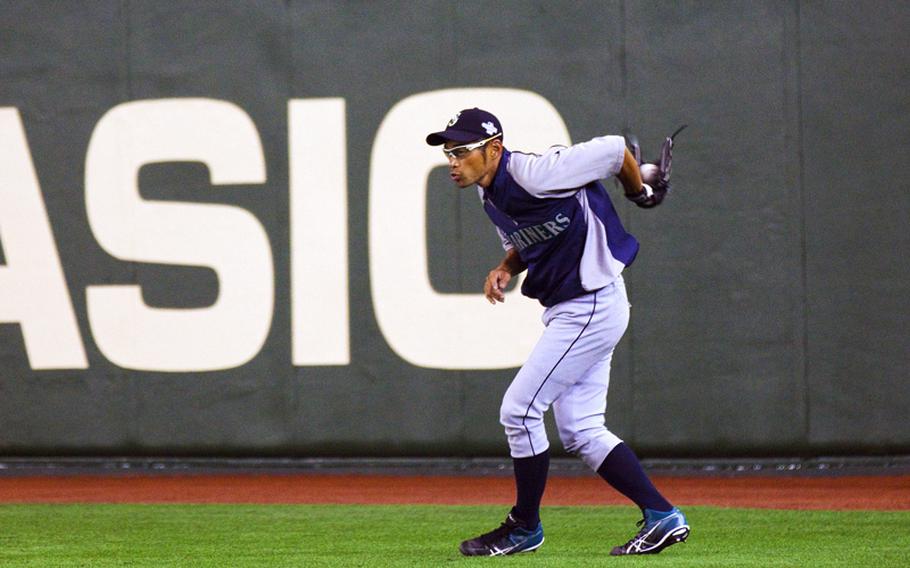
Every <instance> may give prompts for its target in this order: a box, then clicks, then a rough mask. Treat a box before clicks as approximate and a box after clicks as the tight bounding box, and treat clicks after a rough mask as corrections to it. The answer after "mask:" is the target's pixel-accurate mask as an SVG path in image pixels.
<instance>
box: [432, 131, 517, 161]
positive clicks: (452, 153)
mask: <svg viewBox="0 0 910 568" xmlns="http://www.w3.org/2000/svg"><path fill="white" fill-rule="evenodd" d="M500 136H502V132H500V133H499V134H496V135H495V136H490V137H489V138H487V139H485V140H480V141H478V142H471V143H470V144H462V145H461V146H454V147H452V148H443V149H442V153H443V154H445V155H446V158H448V159H450V160H451V159H453V158H454V159H456V160H460V159H462V158H464V157H465V156H467V155H468V154H470V153H471V152H473V151H474V150H476V149H478V148H480V147H481V146H483V145H484V144H486V143H487V142H489V141H490V140H495V139H496V138H499V137H500Z"/></svg>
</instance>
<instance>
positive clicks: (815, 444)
mask: <svg viewBox="0 0 910 568" xmlns="http://www.w3.org/2000/svg"><path fill="white" fill-rule="evenodd" d="M908 24H910V10H908V8H907V6H906V5H905V4H902V3H889V2H875V3H846V2H823V3H817V2H808V3H806V2H787V1H783V0H780V1H770V0H769V1H765V2H744V1H743V2H721V3H703V2H676V3H666V2H625V1H619V0H617V1H611V2H585V3H559V2H557V3H552V2H549V3H544V2H533V3H532V2H505V3H499V4H497V5H495V6H493V5H487V4H480V3H474V4H463V3H462V4H453V3H451V2H441V1H440V2H422V3H412V2H385V3H361V2H289V3H288V2H253V3H239V4H224V3H220V2H202V3H193V4H192V5H186V4H184V3H175V2H154V3H152V2H145V3H134V2H129V3H126V2H90V3H89V2H86V3H59V2H30V3H5V4H3V5H2V6H0V37H2V38H3V40H2V41H0V107H15V108H16V109H18V111H19V113H20V116H21V117H22V121H23V124H24V127H25V131H26V134H27V136H28V144H29V149H30V151H31V155H32V158H33V160H34V164H35V169H36V171H37V174H38V178H39V182H40V185H41V190H42V195H43V197H44V201H45V205H46V207H47V211H48V216H49V218H50V222H51V226H52V228H53V231H54V237H55V240H56V244H57V247H58V250H59V254H60V258H61V262H62V265H63V268H64V271H65V275H66V280H67V285H68V287H69V290H70V295H71V297H72V302H73V305H74V309H75V313H76V317H77V319H78V323H79V331H80V333H81V335H82V341H83V343H84V346H85V349H86V353H87V356H88V360H89V368H88V369H84V370H82V369H71V370H54V371H35V370H32V369H31V368H30V366H29V362H28V360H27V359H26V357H25V352H24V343H23V340H22V335H21V331H20V330H19V326H18V325H16V324H2V325H0V453H53V452H57V453H80V454H96V453H97V454H115V453H134V454H167V453H172V454H274V455H364V454H367V455H402V454H407V455H453V454H454V455H475V454H481V455H484V454H492V455H501V454H503V453H505V451H506V443H505V439H504V436H503V435H502V431H501V427H500V426H499V424H498V409H499V402H500V398H501V395H502V393H503V392H504V390H505V388H506V386H507V385H508V382H509V380H510V379H511V377H512V376H513V374H514V372H515V369H504V370H493V371H485V370H459V371H455V370H443V369H429V368H420V367H416V366H414V365H411V364H409V363H408V362H406V361H404V360H403V359H402V358H401V357H399V355H397V354H396V353H395V352H394V351H393V349H392V348H391V347H390V346H389V345H388V344H387V342H386V339H385V338H384V337H383V335H382V333H381V331H380V329H379V326H378V323H377V320H376V314H375V313H374V304H373V299H372V298H371V287H370V270H369V268H370V262H371V259H370V258H369V242H368V232H367V229H368V212H369V206H370V202H369V199H370V196H369V178H370V168H371V152H372V150H373V144H374V139H375V137H376V133H377V129H378V128H379V126H380V124H381V122H382V120H383V119H384V117H385V116H386V113H388V111H389V110H390V109H391V108H392V107H393V106H394V105H395V104H396V103H398V102H399V101H401V100H402V99H404V98H406V97H408V96H410V95H413V94H416V93H421V92H427V91H432V90H437V89H446V88H456V87H508V88H515V89H525V90H529V91H533V92H536V93H538V94H540V95H542V96H543V97H545V98H546V99H547V100H549V101H550V102H551V103H552V104H553V105H554V107H555V108H556V109H558V111H559V112H560V114H561V116H562V118H563V120H564V121H565V124H566V126H567V128H568V130H569V132H570V135H571V137H572V140H573V141H582V140H585V139H588V138H590V137H593V136H596V135H600V134H603V133H619V132H621V131H622V130H623V129H624V128H631V129H633V130H634V131H635V132H636V134H638V135H639V137H640V138H641V139H642V141H643V144H644V150H645V154H646V157H653V156H654V155H655V152H656V151H657V149H658V146H659V142H660V140H661V138H662V137H663V136H665V135H667V134H669V133H670V132H671V131H672V129H674V128H675V127H676V126H677V125H679V124H682V123H689V124H690V126H689V129H688V130H687V131H685V132H683V133H682V134H681V135H680V137H679V139H678V146H677V148H678V149H677V154H676V157H677V160H676V164H675V170H674V184H675V190H674V193H673V194H672V195H671V196H670V198H669V199H668V201H667V203H666V204H665V205H664V206H662V207H661V208H659V209H657V210H653V211H641V210H638V209H637V208H635V207H634V206H632V205H631V204H629V203H628V202H627V201H625V200H624V199H622V198H621V197H620V196H619V191H618V190H616V189H614V187H613V184H612V182H608V183H607V187H608V189H609V191H610V192H611V193H612V194H613V195H614V196H615V198H614V202H615V204H616V207H617V210H618V211H619V214H620V216H621V217H622V218H623V220H624V222H625V223H626V225H627V227H628V228H629V229H630V230H631V231H632V232H633V233H634V234H636V235H637V236H638V237H639V240H640V241H641V243H642V249H641V253H640V255H639V258H638V259H637V260H636V263H635V265H634V266H633V267H632V268H631V269H630V270H628V271H627V273H626V282H627V284H628V285H629V290H630V298H631V303H632V305H633V307H632V323H631V327H630V330H629V332H628V333H627V335H626V337H625V338H624V339H623V341H622V343H621V344H620V346H619V347H618V349H617V352H616V354H615V357H614V361H613V373H612V380H611V388H610V405H609V409H608V415H607V423H608V425H609V426H610V427H611V429H613V430H614V431H615V432H617V433H618V434H619V435H620V436H622V437H624V438H625V439H627V440H629V441H630V443H632V444H633V445H634V446H635V448H636V450H637V451H638V452H639V453H641V454H644V455H681V454H688V455H694V454H759V453H807V454H808V453H820V452H832V451H835V452H836V451H843V452H868V451H907V450H908V449H910V428H908V426H907V421H906V420H905V419H904V414H905V409H906V408H907V407H908V405H910V388H908V387H907V384H906V380H905V378H906V369H907V368H908V364H910V343H908V340H907V334H906V332H905V329H904V327H905V324H906V321H907V318H908V315H910V305H908V302H907V300H906V298H907V297H908V296H910V294H908V291H910V290H908V284H907V282H910V272H908V270H910V269H908V263H907V262H906V256H907V253H908V251H910V242H908V237H907V231H906V229H905V228H904V225H905V224H906V220H907V219H908V218H910V214H908V213H910V198H908V192H907V191H906V190H907V189H908V188H907V187H906V185H907V182H906V179H907V176H906V175H905V174H906V169H907V167H908V166H906V164H905V163H904V161H903V160H902V159H901V156H903V155H904V154H906V153H907V151H908V149H910V148H908V146H910V139H908V134H907V133H908V132H910V119H908V117H910V112H908V111H910V108H908V102H907V97H906V95H905V93H906V92H907V90H908V87H910V84H908V76H907V73H906V71H905V67H906V61H907V60H908V59H910V44H908V42H906V41H905V40H904V39H903V30H905V29H906V28H907V27H908ZM169 97H174V98H185V97H208V98H214V99H222V100H226V101H230V102H232V103H234V104H235V105H237V106H238V107H240V108H241V109H243V111H245V112H246V113H247V114H248V115H249V116H250V118H251V119H252V121H253V122H254V123H255V125H256V128H257V130H258V133H259V136H260V138H261V141H262V145H263V151H264V154H265V161H266V169H267V181H266V183H265V184H261V185H238V186H224V187H217V188H213V187H212V186H211V185H210V183H209V180H208V177H207V174H206V170H205V168H203V167H202V166H200V165H198V164H195V165H193V164H174V163H171V164H155V165H149V166H146V167H145V168H143V169H142V171H141V172H140V173H139V183H140V190H141V193H142V196H143V197H144V198H145V199H153V200H165V201H167V200H171V201H189V202H198V203H222V204H227V205H232V206H236V207H242V208H244V209H246V210H247V211H249V212H250V213H251V214H252V215H254V216H255V217H256V218H257V219H258V220H259V221H260V222H261V223H262V225H263V227H264V228H265V231H266V233H267V235H268V239H269V243H270V246H271V251H272V257H273V262H274V268H275V275H274V276H275V309H274V313H273V317H272V323H271V330H270V333H269V336H268V338H267V341H266V343H265V346H264V347H263V349H262V351H261V352H260V353H259V354H258V355H257V356H256V357H255V358H253V360H251V361H250V362H249V363H247V364H245V365H243V366H241V367H238V368H234V369H230V370H224V371H213V372H201V373H158V372H139V371H130V370H127V369H122V368H120V367H118V366H116V365H115V364H114V363H112V362H110V361H108V360H107V359H106V358H105V356H104V355H103V354H102V353H101V352H100V350H99V348H98V347H97V346H96V344H95V340H94V339H93V336H92V330H91V329H90V328H89V325H88V319H87V311H86V294H85V288H86V286H89V285H93V284H128V283H139V284H141V285H142V286H143V289H144V297H145V300H146V302H148V303H149V304H151V305H155V306H159V307H194V306H196V307H198V306H204V305H207V304H209V303H211V302H212V301H213V300H214V298H215V297H216V295H217V291H218V282H217V278H216V277H215V273H214V272H213V271H211V270H209V269H206V268H193V267H184V266H172V265H157V264H145V263H138V262H123V261H120V260H118V259H115V258H113V257H111V256H109V255H108V254H106V253H105V252H104V250H103V249H102V248H101V246H100V245H99V244H98V242H96V240H95V238H94V236H93V234H92V232H91V230H90V228H89V226H88V220H87V216H86V211H85V200H84V187H83V185H84V175H85V157H86V149H87V147H88V143H89V139H90V137H91V134H92V132H93V130H94V128H95V125H96V124H97V122H98V120H99V119H100V118H101V117H102V116H103V115H104V114H105V113H106V112H107V111H108V110H109V109H111V108H112V107H114V106H115V105H117V104H119V103H123V102H127V101H134V100H140V99H156V98H169ZM315 97H338V98H343V99H344V101H345V109H346V114H345V120H346V138H347V142H346V144H347V146H346V151H347V192H348V193H347V198H348V223H349V243H348V255H349V273H350V274H349V276H350V278H349V280H350V284H349V291H348V297H349V300H350V308H351V316H350V336H351V362H350V363H349V364H347V365H329V366H304V367H294V366H293V365H292V363H291V333H292V331H291V315H290V291H289V289H290V285H291V281H290V257H291V250H290V243H289V235H290V228H289V219H288V214H287V211H288V205H289V199H288V183H289V166H288V123H287V103H288V100H289V99H295V98H296V99H306V98H315ZM450 110H451V112H454V111H456V110H458V109H450ZM493 110H495V109H493ZM446 112H449V111H446ZM526 120H527V121H528V123H529V124H533V121H534V120H535V117H532V116H528V117H527V118H526ZM441 126H442V125H441V124H428V125H426V128H427V129H436V128H439V127H441ZM505 126H506V129H508V128H509V125H505ZM507 132H508V130H507ZM314 135H317V136H318V133H314ZM506 144H507V146H508V145H509V140H508V133H507V139H506ZM514 149H520V148H514ZM402 167H407V164H402ZM427 191H428V192H429V193H428V200H427V218H428V220H429V231H428V240H427V247H428V251H429V254H430V257H431V260H430V266H429V271H430V280H431V282H432V284H433V286H434V287H435V288H436V289H437V291H440V292H443V293H477V292H478V291H479V288H480V286H481V285H482V282H483V278H484V276H485V275H486V272H487V271H488V270H489V269H490V268H492V266H493V265H495V264H496V263H497V262H498V260H499V258H500V257H501V255H502V251H501V248H500V247H499V243H498V240H497V238H496V236H495V232H494V230H493V229H492V227H491V226H490V225H489V223H488V221H487V220H486V218H485V216H484V215H483V213H482V211H481V209H480V208H479V207H478V203H477V198H476V193H475V192H474V191H473V190H467V191H461V192H458V191H456V190H454V189H453V188H452V187H450V184H449V182H448V180H447V178H446V176H445V174H444V170H443V169H437V170H436V171H434V172H433V173H432V174H431V175H430V177H429V181H428V187H427ZM2 246H3V245H2V244H0V247H2ZM0 261H2V262H5V257H0ZM477 332H478V333H490V334H491V335H492V336H494V337H495V330H486V329H478V330H477ZM496 340H500V341H507V340H508V338H498V337H497V338H496ZM550 433H551V439H552V440H553V442H554V448H555V447H558V445H559V444H558V442H557V441H556V437H555V430H554V429H553V428H552V423H550Z"/></svg>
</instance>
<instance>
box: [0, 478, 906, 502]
mask: <svg viewBox="0 0 910 568" xmlns="http://www.w3.org/2000/svg"><path fill="white" fill-rule="evenodd" d="M654 482H655V484H656V485H657V487H658V488H659V489H660V490H661V491H662V492H663V493H664V494H666V495H667V497H668V498H669V499H670V500H671V501H673V502H674V503H678V504H680V505H714V506H721V507H754V508H769V509H830V510H846V509H875V510H910V476H868V477H865V476H863V477H860V476H834V477H733V478H722V477H716V478H715V477H675V476H674V477H655V478H654ZM513 496H514V485H513V481H512V479H511V478H509V477H464V476H436V475H434V476H411V475H409V476H392V475H340V474H329V475H326V474H293V475H287V474H281V475H258V474H255V475H254V474H244V475H222V474H215V475H203V474H192V475H148V476H145V475H118V476H99V475H72V476H33V477H0V503H276V504H277V503H326V504H378V503H383V504H440V505H455V504H459V505H475V504H502V505H510V504H511V501H512V499H513ZM543 504H544V505H545V506H548V505H549V506H558V505H620V504H628V501H627V500H626V499H625V498H624V497H622V496H621V495H619V494H618V493H616V492H615V491H614V490H613V489H611V488H610V487H609V486H607V485H606V484H605V483H604V482H603V481H601V480H600V479H599V478H596V477H591V478H582V477H552V478H551V479H550V480H549V481H548V484H547V492H546V494H545V495H544V502H543Z"/></svg>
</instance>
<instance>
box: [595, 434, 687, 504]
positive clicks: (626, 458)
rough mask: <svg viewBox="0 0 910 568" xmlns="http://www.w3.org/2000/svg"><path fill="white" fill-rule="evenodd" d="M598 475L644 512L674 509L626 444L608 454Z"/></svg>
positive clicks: (598, 470)
mask: <svg viewBox="0 0 910 568" xmlns="http://www.w3.org/2000/svg"><path fill="white" fill-rule="evenodd" d="M597 474H598V475H600V476H601V477H602V478H604V480H606V482H607V483H609V484H610V485H612V486H613V488H614V489H616V490H617V491H619V492H620V493H622V494H623V495H625V496H626V497H628V498H629V499H631V500H632V501H634V502H635V504H636V505H638V507H639V508H640V509H642V510H645V509H653V510H654V511H669V510H671V509H672V508H673V505H671V504H670V502H669V501H667V500H666V499H664V497H663V495H661V494H660V492H659V491H658V490H657V488H656V487H654V484H653V483H651V480H650V479H648V476H647V474H646V473H645V470H643V469H642V467H641V463H640V462H639V461H638V458H637V457H636V456H635V453H634V452H632V450H631V449H630V448H629V446H627V445H625V444H624V443H623V444H619V445H618V446H616V447H615V448H613V451H611V452H610V453H609V454H607V457H606V459H604V461H603V463H602V464H600V467H599V468H597Z"/></svg>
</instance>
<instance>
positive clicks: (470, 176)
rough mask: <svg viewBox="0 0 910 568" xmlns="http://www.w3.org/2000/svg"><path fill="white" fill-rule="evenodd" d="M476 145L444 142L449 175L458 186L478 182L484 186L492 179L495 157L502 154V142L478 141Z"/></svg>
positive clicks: (466, 185) (494, 169)
mask: <svg viewBox="0 0 910 568" xmlns="http://www.w3.org/2000/svg"><path fill="white" fill-rule="evenodd" d="M479 142H484V143H483V144H480V145H478V144H477V143H474V144H459V143H458V142H446V144H445V149H444V151H445V153H446V157H448V159H449V177H450V178H451V179H452V181H453V182H455V185H457V186H458V187H469V186H471V185H475V184H480V185H482V186H484V187H486V186H488V185H489V184H490V182H492V181H493V176H494V175H495V174H496V167H497V166H498V165H499V160H498V159H497V158H498V157H499V156H501V155H502V143H501V142H500V141H499V140H498V139H494V140H486V141H479Z"/></svg>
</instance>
